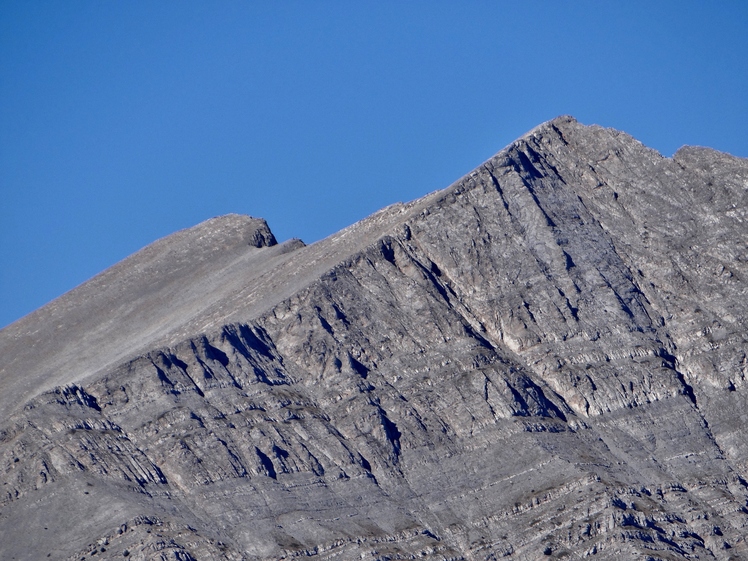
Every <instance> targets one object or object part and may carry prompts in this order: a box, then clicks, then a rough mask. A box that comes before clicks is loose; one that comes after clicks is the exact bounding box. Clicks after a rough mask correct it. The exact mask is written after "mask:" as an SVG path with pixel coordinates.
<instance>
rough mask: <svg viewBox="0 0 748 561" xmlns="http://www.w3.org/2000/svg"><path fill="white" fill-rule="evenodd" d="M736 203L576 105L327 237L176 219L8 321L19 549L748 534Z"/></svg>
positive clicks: (390, 549)
mask: <svg viewBox="0 0 748 561" xmlns="http://www.w3.org/2000/svg"><path fill="white" fill-rule="evenodd" d="M747 209H748V161H746V160H744V159H740V158H735V157H733V156H729V155H726V154H721V153H718V152H716V151H713V150H710V149H702V148H692V147H685V148H682V149H681V150H679V151H678V152H677V153H676V154H675V155H674V156H673V158H665V157H663V156H662V155H660V154H658V153H657V152H656V151H654V150H651V149H649V148H647V147H645V146H644V145H642V144H641V143H639V142H638V141H636V140H635V139H633V138H632V137H630V136H629V135H626V134H625V133H621V132H619V131H615V130H612V129H605V128H602V127H597V126H585V125H582V124H580V123H579V122H577V121H576V120H574V119H573V118H571V117H559V118H557V119H554V120H552V121H549V122H547V123H544V124H542V125H540V126H539V127H537V128H536V129H533V130H532V131H530V132H529V133H527V134H526V135H524V136H522V137H521V138H519V139H518V140H517V141H515V142H514V143H512V144H511V145H510V146H508V147H507V148H505V149H504V150H502V151H501V152H499V153H498V154H497V155H496V156H494V157H493V158H491V159H489V160H488V161H487V162H485V163H484V164H482V165H481V166H479V167H478V168H477V169H475V170H473V171H472V172H470V173H469V174H468V175H466V176H464V177H463V178H461V179H460V180H459V181H457V182H456V183H455V184H453V185H451V186H450V187H448V188H446V189H444V190H441V191H436V192H434V193H431V194H429V195H427V196H425V197H423V198H421V199H419V200H416V201H413V202H410V203H406V204H397V205H393V206H391V207H388V208H386V209H383V210H382V211H380V212H378V213H375V214H374V215H372V216H371V217H369V218H367V219H365V220H363V221H361V222H359V223H357V224H354V225H352V226H350V227H349V228H346V229H344V230H342V231H341V232H339V233H337V234H334V235H332V236H330V237H329V238H326V239H325V240H321V241H319V242H317V243H314V244H311V245H309V246H304V245H303V243H301V242H300V241H298V240H292V241H290V242H286V243H283V244H277V243H276V242H275V239H274V238H273V236H272V233H270V230H269V229H268V228H267V224H265V222H264V221H262V220H259V219H253V218H250V217H241V216H238V215H229V216H227V217H221V218H216V219H212V220H210V221H207V222H204V223H203V224H200V225H198V226H196V227H194V228H192V229H189V230H185V231H182V232H178V233H176V234H174V235H172V236H169V237H167V238H164V239H163V240H160V241H158V242H156V243H154V244H153V245H152V246H149V247H148V248H146V249H144V250H142V251H141V252H138V253H136V254H135V255H133V256H132V257H130V258H128V259H127V260H125V261H123V262H122V263H120V264H118V265H116V266H115V267H114V268H112V269H110V270H108V271H105V272H104V273H102V274H101V275H99V276H97V277H95V278H94V279H92V280H91V281H89V283H86V284H84V285H82V286H81V287H79V288H78V289H76V290H75V291H73V292H71V293H69V294H67V295H65V296H63V297H62V298H60V299H58V300H56V301H54V302H52V303H50V304H49V305H47V306H45V307H44V308H41V309H40V310H38V311H37V312H35V313H34V314H32V315H30V316H28V317H27V318H24V319H23V320H21V321H19V322H17V323H16V324H13V325H11V326H9V327H8V328H6V329H4V330H3V331H1V332H0V356H3V358H4V360H3V365H2V369H3V370H2V371H1V372H0V388H2V390H3V392H2V393H1V394H0V406H1V407H0V410H2V411H4V412H5V413H4V416H3V418H2V423H0V454H2V456H1V457H2V462H3V463H2V464H0V465H2V466H4V467H2V471H1V472H0V473H2V480H3V487H2V488H3V489H4V490H5V491H4V493H5V494H4V495H3V499H2V502H1V503H0V508H1V509H2V510H0V532H1V533H2V535H4V536H10V535H13V536H14V539H13V540H3V543H2V557H3V558H9V559H10V558H16V559H22V558H28V559H36V558H43V557H46V556H47V555H48V554H49V555H50V557H54V558H60V559H71V560H72V559H82V558H86V559H90V558H92V557H93V555H94V554H95V555H96V556H97V557H96V558H100V557H98V556H103V557H106V556H110V557H112V558H115V557H116V558H123V557H130V558H134V559H162V558H174V559H201V558H212V559H236V560H239V559H257V560H259V559H285V558H291V557H298V556H309V557H314V558H317V559H332V558H337V559H349V558H350V559H353V558H356V559H362V558H372V559H406V558H407V559H412V558H415V557H429V558H434V559H471V560H475V559H480V560H490V559H496V558H499V557H503V558H507V559H537V558H546V557H549V558H569V559H576V558H582V557H587V556H594V557H595V558H598V559H622V558H639V557H641V558H648V559H693V558H699V559H710V558H714V559H725V560H727V559H739V558H744V557H748V546H747V545H746V542H745V536H746V527H747V525H748V514H746V509H745V505H746V501H748V483H746V481H748V471H747V468H746V466H748V440H746V439H745V438H744V435H743V432H744V431H743V424H744V420H745V419H744V417H745V414H744V411H745V409H746V399H748V398H747V397H746V391H748V389H746V387H747V385H746V383H745V377H746V373H747V371H748V364H747V362H746V354H745V350H744V349H745V348H746V343H747V342H748V337H747V335H746V333H748V331H747V330H746V322H747V321H748V310H747V309H746V306H747V305H746V300H745V298H744V295H745V292H746V278H748V230H747V229H746V228H745V221H746V219H747V218H748V217H747V216H746V212H748V210H747ZM18 528H26V529H29V530H30V531H28V532H24V533H19V532H18ZM42 528H44V529H42ZM15 536H17V537H15Z"/></svg>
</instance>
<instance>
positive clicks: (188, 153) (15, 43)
mask: <svg viewBox="0 0 748 561" xmlns="http://www.w3.org/2000/svg"><path fill="white" fill-rule="evenodd" d="M560 114H572V115H574V116H575V117H576V118H577V119H579V120H580V121H582V122H583V123H598V124H601V125H605V126H611V127H616V128H619V129H622V130H624V131H626V132H629V133H630V134H632V135H634V136H635V137H637V138H638V139H640V140H641V141H642V142H644V143H645V144H647V145H649V146H652V147H654V148H656V149H658V150H659V151H660V152H662V153H663V154H665V155H667V156H669V155H672V153H673V152H674V151H675V150H676V149H677V148H678V147H680V146H681V145H683V144H699V145H707V146H712V147H714V148H717V149H719V150H723V151H727V152H730V153H733V154H735V155H738V156H742V157H748V2H746V1H744V0H735V1H720V2H704V1H677V2H676V1H671V2H667V1H660V2H657V1H651V0H650V1H631V0H626V1H625V2H612V1H611V2H601V1H573V0H565V1H559V0H554V1H545V2H543V1H537V2H524V1H522V2H518V1H512V2H502V1H486V2H478V1H476V2H464V1H461V2H456V1H455V2H441V1H438V0H428V1H424V2H419V1H407V2H399V1H398V2H394V1H393V2H386V1H383V0H378V1H374V2H365V1H359V0H356V1H345V2H343V1H341V2H324V1H315V2H312V1H305V2H301V1H298V2H229V1H221V2H207V1H206V2H190V1H179V2H177V1H165V0H164V1H145V2H137V1H107V2H101V1H88V2H80V1H75V0H61V1H57V2H45V1H34V2H28V1H26V0H23V1H17V2H16V1H13V2H9V1H5V0H0V195H1V197H2V199H1V203H0V326H2V325H6V324H8V323H10V322H12V321H14V320H15V319H18V318H19V317H21V316H23V315H25V314H27V313H29V312H31V311H32V310H34V309H35V308H37V307H39V306H41V305H43V304H45V303H46V302H48V301H49V300H51V299H53V298H55V297H56V296H59V295H60V294H62V293H63V292H65V291H67V290H69V289H71V288H73V287H74V286H75V285H77V284H79V283H81V282H83V281H85V280H86V279H88V278H90V277H91V276H93V275H94V274H96V273H97V272H99V271H101V270H103V269H105V268H106V267H108V266H110V265H112V264H114V263H115V262H117V261H118V260H120V259H122V258H124V257H126V256H127V255H129V254H130V253H132V252H134V251H136V250H138V249H139V248H141V247H143V246H144V245H146V244H148V243H150V242H151V241H153V240H155V239H157V238H159V237H162V236H165V235H167V234H169V233H171V232H174V231H176V230H178V229H181V228H185V227H188V226H192V225H194V224H196V223H198V222H200V221H202V220H205V219H207V218H210V217H212V216H216V215H220V214H226V213H229V212H237V213H243V214H251V215H253V216H261V217H263V218H265V219H267V220H268V222H269V224H270V227H271V229H272V230H273V231H274V232H275V234H276V236H277V237H278V239H279V240H284V239H287V238H289V237H300V238H302V239H303V240H304V241H306V242H313V241H315V240H318V239H320V238H322V237H325V236H327V235H329V234H331V233H333V232H335V231H337V230H339V229H340V228H342V227H344V226H347V225H348V224H351V223H353V222H355V221H357V220H359V219H361V218H363V217H364V216H366V215H368V214H370V213H372V212H374V211H375V210H377V209H379V208H381V207H383V206H385V205H388V204H391V203H393V202H396V201H407V200H411V199H414V198H416V197H419V196H421V195H423V194H425V193H427V192H430V191H433V190H435V189H439V188H442V187H445V186H447V185H448V184H450V183H451V182H452V181H454V180H455V179H457V178H458V177H460V176H461V175H463V174H464V173H467V172H468V171H470V170H471V169H472V168H474V167H475V166H476V165H478V164H480V163H481V162H482V161H484V160H485V159H487V158H488V157H490V156H491V155H492V154H494V153H495V152H497V151H498V150H499V149H501V148H502V147H504V146H505V145H506V144H508V143H509V142H511V141H512V140H513V139H515V138H516V137H518V136H520V135H521V134H523V133H524V132H526V131H527V130H529V129H530V128H532V127H534V126H535V125H537V124H539V123H541V122H543V121H546V120H548V119H551V118H553V117H555V116H557V115H560Z"/></svg>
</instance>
